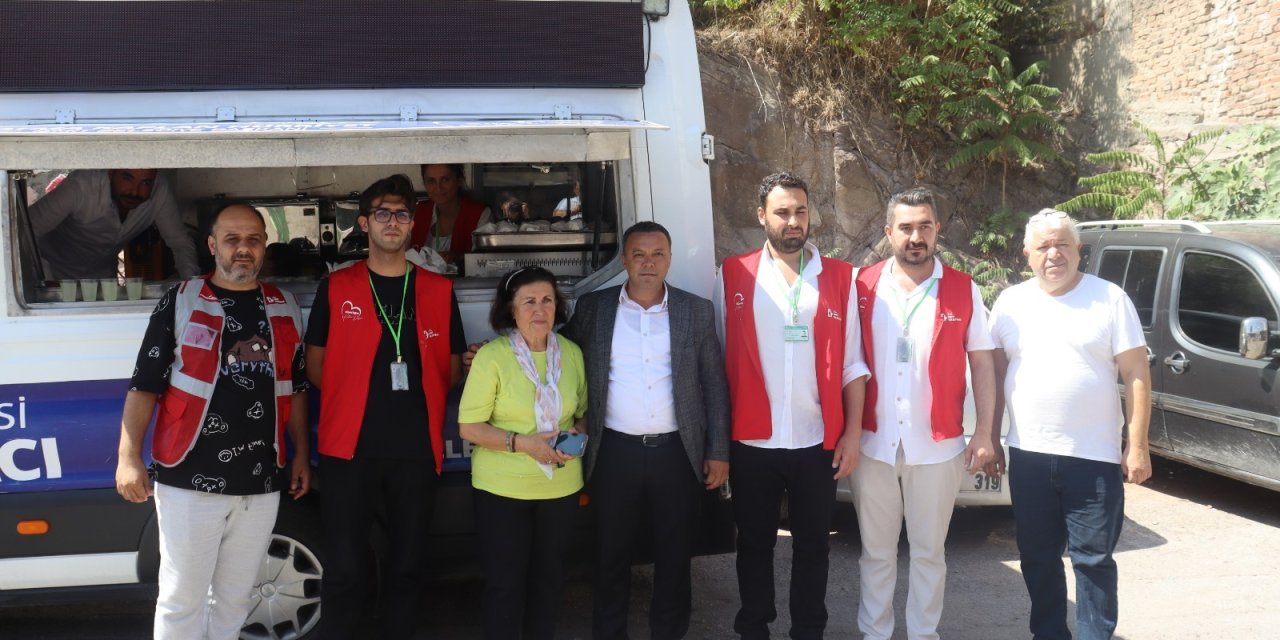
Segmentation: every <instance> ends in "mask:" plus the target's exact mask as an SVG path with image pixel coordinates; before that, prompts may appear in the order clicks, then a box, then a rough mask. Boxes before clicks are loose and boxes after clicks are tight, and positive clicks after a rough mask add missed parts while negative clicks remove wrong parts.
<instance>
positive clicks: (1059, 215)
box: [1027, 209, 1071, 222]
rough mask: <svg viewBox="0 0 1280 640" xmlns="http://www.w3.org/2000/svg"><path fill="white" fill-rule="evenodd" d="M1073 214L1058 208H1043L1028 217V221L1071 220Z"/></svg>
mask: <svg viewBox="0 0 1280 640" xmlns="http://www.w3.org/2000/svg"><path fill="white" fill-rule="evenodd" d="M1070 218H1071V216H1069V215H1067V214H1066V213H1065V212H1062V211H1058V210H1057V209H1041V210H1040V212H1039V213H1037V214H1035V215H1034V216H1031V217H1030V218H1029V219H1027V222H1040V221H1041V220H1063V219H1067V220H1069V219H1070Z"/></svg>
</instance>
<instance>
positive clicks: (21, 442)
mask: <svg viewBox="0 0 1280 640" xmlns="http://www.w3.org/2000/svg"><path fill="white" fill-rule="evenodd" d="M36 450H39V451H40V453H41V454H43V457H44V468H43V469H42V468H40V467H35V468H33V469H23V468H21V467H19V466H18V461H17V453H18V451H36ZM42 472H43V475H44V477H45V478H48V479H50V480H56V479H58V478H61V477H62V460H61V458H59V457H58V441H57V439H56V438H40V440H38V441H37V440H31V439H29V438H18V439H15V440H10V441H8V442H6V443H4V444H0V479H4V478H8V479H9V480H17V481H18V482H26V481H30V480H39V479H40V476H41V473H42Z"/></svg>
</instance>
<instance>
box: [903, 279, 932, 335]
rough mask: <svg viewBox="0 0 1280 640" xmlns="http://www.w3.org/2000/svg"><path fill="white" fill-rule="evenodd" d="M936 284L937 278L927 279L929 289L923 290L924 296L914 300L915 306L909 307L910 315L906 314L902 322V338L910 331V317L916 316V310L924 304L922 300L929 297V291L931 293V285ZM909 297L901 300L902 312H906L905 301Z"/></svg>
mask: <svg viewBox="0 0 1280 640" xmlns="http://www.w3.org/2000/svg"><path fill="white" fill-rule="evenodd" d="M937 283H938V279H937V278H929V288H928V289H925V290H924V295H922V296H920V299H919V300H916V306H914V307H911V312H910V313H907V317H906V318H903V320H902V335H904V336H905V335H907V333H908V332H909V331H910V330H911V317H912V316H914V315H916V309H919V308H920V305H921V303H923V302H924V299H925V298H928V297H929V292H930V291H933V285H935V284H937ZM910 297H911V296H910V295H908V296H907V297H906V298H903V299H902V310H903V311H906V310H907V300H908V299H909V298H910Z"/></svg>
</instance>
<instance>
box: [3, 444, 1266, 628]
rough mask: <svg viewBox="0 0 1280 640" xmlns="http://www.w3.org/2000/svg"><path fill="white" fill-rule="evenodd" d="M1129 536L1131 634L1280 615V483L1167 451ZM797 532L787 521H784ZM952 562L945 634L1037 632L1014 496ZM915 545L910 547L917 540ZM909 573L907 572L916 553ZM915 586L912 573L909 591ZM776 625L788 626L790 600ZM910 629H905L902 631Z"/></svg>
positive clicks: (725, 623) (574, 619) (715, 618)
mask: <svg viewBox="0 0 1280 640" xmlns="http://www.w3.org/2000/svg"><path fill="white" fill-rule="evenodd" d="M1126 499H1127V510H1126V512H1127V521H1126V522H1125V530H1124V536H1123V538H1122V539H1121V546H1120V552H1119V554H1118V558H1117V559H1118V562H1119V564H1120V597H1121V605H1120V606H1121V611H1120V628H1119V630H1118V634H1117V637H1119V638H1122V639H1124V640H1184V639H1185V640H1192V639H1198V638H1215V639H1216V638H1234V639H1246V640H1252V639H1261V638H1274V637H1277V635H1276V634H1277V633H1278V632H1277V629H1280V604H1277V603H1276V600H1277V597H1278V596H1280V552H1277V550H1280V494H1276V493H1272V492H1267V491H1263V490H1261V489H1257V488H1256V487H1251V486H1249V485H1245V484H1242V483H1238V482H1234V481H1230V480H1226V479H1223V478H1219V477H1217V476H1212V475H1209V474H1205V473H1202V472H1199V471H1196V470H1193V469H1190V468H1187V467H1183V466H1181V465H1177V464H1173V463H1166V462H1162V461H1157V463H1156V475H1155V478H1154V479H1153V480H1152V481H1150V482H1149V483H1148V484H1147V485H1144V486H1142V487H1130V489H1129V491H1128V493H1127V495H1126ZM842 506H843V507H844V508H843V509H842V510H841V511H840V512H839V514H838V515H839V517H838V518H837V527H836V531H835V532H833V533H832V539H831V542H832V561H831V567H832V572H831V585H830V589H829V593H828V596H827V606H828V608H829V610H830V612H831V621H830V625H829V628H828V634H827V635H828V637H831V638H853V637H858V635H857V634H856V627H857V625H856V622H855V617H856V608H857V605H856V601H855V598H856V593H857V589H856V583H857V556H858V552H859V547H858V536H857V527H856V523H855V520H854V518H853V514H852V511H851V510H849V509H848V508H847V505H842ZM783 533H784V534H785V531H784V532H783ZM948 554H949V561H950V573H949V576H948V580H947V607H946V613H945V614H944V616H943V622H942V629H941V633H942V637H943V638H946V639H947V640H1003V639H1006V638H1008V639H1015V638H1027V637H1028V634H1027V633H1026V617H1027V610H1028V606H1029V605H1028V602H1027V598H1026V592H1025V591H1024V589H1023V585H1022V578H1021V575H1020V574H1019V572H1018V563H1017V550H1016V548H1015V546H1014V542H1013V519H1012V515H1011V514H1010V512H1009V510H1008V509H999V508H997V509H967V510H960V511H958V512H957V513H956V516H955V519H954V521H953V524H952V531H951V536H950V538H949V540H948ZM789 555H790V541H789V539H788V538H787V537H786V536H785V535H784V536H782V537H781V538H780V542H779V560H778V569H779V578H780V579H779V585H778V592H779V593H780V594H785V593H786V583H785V576H786V558H787V557H788V556H789ZM903 556H904V557H905V548H904V553H903ZM694 571H695V584H694V599H695V603H696V610H695V611H694V621H693V630H692V632H691V633H690V635H689V637H690V638H714V639H718V638H733V637H735V636H734V635H733V633H732V630H731V628H730V627H731V624H732V620H733V614H734V612H735V610H736V607H737V586H736V583H735V578H734V569H733V556H718V557H711V558H699V559H697V560H696V561H695V565H694ZM899 573H900V575H901V576H902V577H903V579H904V580H905V576H906V564H905V561H904V562H903V564H902V566H901V568H900V571H899ZM650 577H651V573H650V570H649V568H648V567H638V568H637V569H636V571H635V573H634V579H633V587H634V591H635V593H636V597H635V598H634V599H633V606H632V625H631V628H632V636H633V637H635V638H637V639H640V638H645V637H647V635H648V633H647V628H646V626H645V607H646V598H647V590H648V588H649V586H650ZM905 598H906V592H905V584H902V585H900V588H899V595H898V604H899V619H901V606H902V602H903V601H904V600H905ZM566 599H567V602H566V607H565V610H564V612H563V614H562V625H561V629H562V633H561V636H562V637H564V638H587V637H589V636H590V633H589V630H590V600H591V593H590V588H589V587H588V586H587V585H586V584H583V583H575V584H572V585H570V587H569V588H568V589H567V593H566ZM478 602H479V585H476V584H463V585H454V586H451V587H447V588H437V589H433V590H432V592H431V593H430V594H429V597H428V599H427V601H426V602H425V603H424V608H425V610H426V611H427V612H428V615H429V617H430V619H431V620H432V621H433V623H432V624H431V625H430V626H428V627H426V628H425V629H424V633H422V634H420V637H423V638H427V637H430V638H450V639H452V638H458V639H470V638H479V634H478V633H477V631H476V619H477V617H478V616H479V612H478ZM782 608H783V609H784V611H783V612H782V614H781V619H780V620H779V621H778V622H777V623H776V624H775V625H774V627H773V628H774V632H775V635H776V636H778V637H786V631H787V625H788V621H787V616H786V613H785V606H783V607H782ZM150 614H151V605H150V604H149V603H145V602H129V601H126V602H116V603H99V604H93V605H73V606H59V607H26V608H8V609H0V639H4V640H10V639H13V640H18V639H27V638H32V639H35V638H39V639H56V640H72V639H76V640H78V639H82V638H83V639H90V638H92V639H100V640H134V639H141V638H147V637H149V636H148V633H149V617H150ZM897 637H905V636H904V634H902V632H901V631H900V632H899V636H897Z"/></svg>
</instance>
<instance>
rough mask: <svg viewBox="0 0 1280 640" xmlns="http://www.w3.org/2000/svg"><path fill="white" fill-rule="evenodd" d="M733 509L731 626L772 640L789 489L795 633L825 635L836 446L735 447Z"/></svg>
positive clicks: (802, 637) (803, 638) (799, 639)
mask: <svg viewBox="0 0 1280 640" xmlns="http://www.w3.org/2000/svg"><path fill="white" fill-rule="evenodd" d="M731 451H732V461H733V465H732V466H731V467H730V468H729V481H730V483H732V485H733V515H734V520H736V521H737V525H738V593H739V595H740V597H741V599H742V608H741V609H739V610H738V615H737V617H736V618H735V619H734V622H733V630H734V631H737V632H738V634H739V635H741V636H742V637H743V638H750V639H755V638H768V637H769V623H770V622H773V621H774V620H775V619H777V617H778V610H777V608H776V606H775V603H774V588H773V548H774V545H775V544H777V542H778V524H779V519H780V516H779V513H780V510H781V507H782V495H783V492H786V495H787V499H788V505H789V511H790V518H791V539H792V549H793V551H792V558H791V597H790V606H791V637H792V638H795V639H796V640H808V639H810V638H822V632H823V630H824V629H825V628H826V626H827V606H826V597H827V562H828V560H827V552H828V549H829V546H828V542H827V538H828V536H829V535H830V532H831V508H832V504H833V503H834V502H835V491H836V481H835V480H833V479H832V476H833V475H835V470H834V469H832V468H831V460H832V452H830V451H826V450H824V449H823V448H822V446H821V445H817V446H813V447H808V448H805V449H762V448H759V447H752V446H748V445H745V444H742V443H739V442H735V443H733V445H732V449H731Z"/></svg>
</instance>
